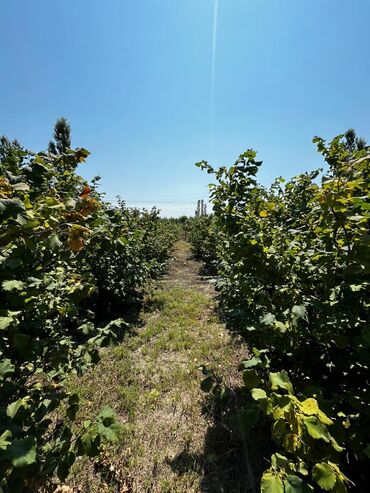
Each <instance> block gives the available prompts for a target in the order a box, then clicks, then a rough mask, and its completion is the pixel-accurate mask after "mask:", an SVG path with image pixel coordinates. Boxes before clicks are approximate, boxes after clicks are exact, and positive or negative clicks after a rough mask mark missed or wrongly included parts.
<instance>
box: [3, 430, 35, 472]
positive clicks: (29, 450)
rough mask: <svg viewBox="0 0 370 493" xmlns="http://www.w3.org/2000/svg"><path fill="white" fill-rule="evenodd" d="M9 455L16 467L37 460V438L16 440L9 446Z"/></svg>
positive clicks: (27, 464)
mask: <svg viewBox="0 0 370 493" xmlns="http://www.w3.org/2000/svg"><path fill="white" fill-rule="evenodd" d="M8 456H9V458H10V460H11V462H12V464H13V466H14V467H16V468H21V467H26V466H29V465H30V464H33V463H34V462H35V461H36V440H35V438H34V437H26V438H21V439H19V440H14V441H13V442H12V443H11V445H10V446H9V448H8Z"/></svg>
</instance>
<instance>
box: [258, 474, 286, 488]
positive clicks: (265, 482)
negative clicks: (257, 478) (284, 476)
mask: <svg viewBox="0 0 370 493" xmlns="http://www.w3.org/2000/svg"><path fill="white" fill-rule="evenodd" d="M261 492H262V493H284V485H283V482H282V480H281V478H280V477H279V476H277V475H275V474H274V473H273V472H271V471H266V472H264V473H263V476H262V481H261Z"/></svg>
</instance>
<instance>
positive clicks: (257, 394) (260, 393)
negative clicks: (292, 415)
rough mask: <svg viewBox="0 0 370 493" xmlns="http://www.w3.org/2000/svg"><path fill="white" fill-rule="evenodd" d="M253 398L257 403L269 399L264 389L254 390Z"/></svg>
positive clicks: (252, 392)
mask: <svg viewBox="0 0 370 493" xmlns="http://www.w3.org/2000/svg"><path fill="white" fill-rule="evenodd" d="M251 394H252V397H253V399H254V400H255V401H260V400H261V399H267V394H266V392H265V391H264V390H263V389H257V388H255V389H252V391H251Z"/></svg>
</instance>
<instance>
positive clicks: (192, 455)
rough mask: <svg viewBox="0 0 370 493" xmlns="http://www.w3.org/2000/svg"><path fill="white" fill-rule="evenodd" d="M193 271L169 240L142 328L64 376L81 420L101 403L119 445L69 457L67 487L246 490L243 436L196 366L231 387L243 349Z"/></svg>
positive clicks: (120, 491) (208, 283)
mask: <svg viewBox="0 0 370 493" xmlns="http://www.w3.org/2000/svg"><path fill="white" fill-rule="evenodd" d="M201 272H202V265H201V264H200V263H199V262H197V261H195V260H194V259H192V258H191V251H190V245H189V244H188V243H186V242H184V241H179V242H177V244H176V245H175V249H174V259H173V261H172V263H171V265H170V268H169V272H168V274H167V276H165V278H164V279H163V280H162V281H160V282H159V283H158V286H157V287H156V288H155V289H154V290H153V292H152V293H151V294H150V295H149V297H148V299H147V301H146V304H145V306H146V309H145V310H144V312H143V315H142V319H143V323H142V324H141V326H140V327H136V328H135V329H134V330H133V331H131V332H130V333H129V334H127V337H126V338H125V339H124V341H123V342H122V344H120V345H119V346H116V347H114V348H107V349H105V350H104V351H103V352H102V359H101V362H100V363H99V364H98V365H97V366H96V368H95V369H94V370H92V371H91V372H89V373H88V374H87V375H85V376H84V377H83V378H82V379H78V380H76V381H75V382H74V383H73V385H74V386H75V388H76V390H77V391H78V392H79V394H80V396H81V398H82V402H83V409H82V415H81V419H82V418H86V417H90V416H93V415H94V414H95V413H97V411H98V410H99V409H100V408H101V407H103V406H106V405H110V406H111V407H113V409H114V410H115V411H116V413H117V416H118V418H119V421H120V423H121V425H122V437H121V439H120V442H119V444H116V445H114V446H113V447H112V446H109V447H107V448H106V449H105V450H104V452H103V454H102V456H101V457H100V458H99V459H96V460H95V461H92V460H90V459H81V460H79V461H78V462H77V463H76V464H75V466H74V468H73V471H72V474H71V476H70V478H69V479H68V481H67V485H68V487H70V488H71V490H72V491H73V492H83V493H95V492H117V493H124V492H127V493H128V492H130V493H141V492H150V493H159V492H160V493H169V492H176V493H198V492H208V493H221V492H230V493H234V492H235V493H237V492H245V491H253V489H254V488H253V484H252V483H253V477H252V475H251V473H250V467H249V462H248V450H247V446H246V443H242V441H241V440H240V435H239V434H235V433H233V431H232V427H230V426H229V424H228V423H226V421H225V422H224V418H223V415H222V412H221V411H220V412H219V411H218V408H217V402H216V400H212V398H211V397H210V395H209V394H205V393H204V392H203V391H202V390H201V389H200V382H201V380H202V374H201V371H200V370H199V366H200V365H207V366H208V367H212V368H213V369H214V371H215V373H216V374H217V375H218V376H220V377H222V378H223V381H224V382H225V384H226V386H227V387H228V388H230V389H233V388H235V389H236V388H238V387H239V386H240V384H241V381H240V372H239V371H238V365H239V362H240V361H241V360H242V359H243V358H245V357H246V356H247V355H248V351H247V348H246V346H245V345H244V344H243V343H242V341H241V340H239V339H238V338H237V337H234V336H233V335H232V334H231V333H230V332H229V331H228V330H227V329H226V328H225V326H224V325H223V324H222V323H221V322H220V320H219V318H218V316H217V313H216V311H215V306H216V303H215V300H214V294H215V293H214V288H213V282H212V279H211V278H207V277H205V276H202V274H201ZM236 405H237V402H236Z"/></svg>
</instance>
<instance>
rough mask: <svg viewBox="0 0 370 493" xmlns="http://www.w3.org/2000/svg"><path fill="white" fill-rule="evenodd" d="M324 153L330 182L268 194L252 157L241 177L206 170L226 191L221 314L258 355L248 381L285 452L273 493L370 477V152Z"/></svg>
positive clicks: (302, 181)
mask: <svg viewBox="0 0 370 493" xmlns="http://www.w3.org/2000/svg"><path fill="white" fill-rule="evenodd" d="M314 142H315V143H316V144H317V146H318V150H319V151H320V153H321V154H322V155H323V156H324V158H325V160H326V162H327V164H328V167H327V169H326V171H325V173H324V174H322V176H321V183H320V182H319V176H320V171H315V172H311V173H305V174H302V175H300V176H298V177H296V178H294V179H292V180H291V181H289V182H287V183H285V182H284V180H283V179H281V178H280V179H278V180H276V182H275V183H274V184H273V185H272V186H271V187H270V189H266V188H264V187H262V186H261V185H259V184H258V183H257V180H256V174H257V172H258V169H259V167H260V165H261V162H259V161H257V160H256V153H255V152H254V151H252V150H250V151H247V152H246V153H245V154H243V155H241V156H240V157H239V159H238V160H237V161H236V163H235V164H234V166H232V167H231V168H230V169H226V168H221V169H219V170H217V171H216V170H214V169H213V168H212V167H211V166H210V165H208V163H206V162H202V163H199V164H198V165H199V166H200V167H202V168H204V169H206V170H207V171H208V172H209V173H214V174H215V175H216V178H217V180H218V183H217V184H216V185H213V186H212V185H211V187H212V188H211V190H212V191H211V197H212V201H213V210H214V214H215V218H216V225H217V227H218V228H219V230H220V233H221V236H220V237H221V238H222V239H223V243H222V245H221V246H220V247H219V249H218V252H219V256H220V259H219V265H220V269H219V273H220V275H221V282H220V285H219V290H220V295H221V306H222V309H223V311H224V313H225V315H226V316H227V317H228V320H229V322H230V324H232V325H233V326H234V327H237V328H238V329H239V330H240V331H242V333H244V334H245V335H246V336H247V338H248V340H249V341H250V342H251V344H253V345H254V346H255V347H257V348H259V350H257V349H255V350H254V351H255V356H254V357H253V358H252V359H251V360H249V361H247V362H245V366H246V368H245V371H244V380H245V384H246V388H247V389H248V392H249V393H250V404H249V405H250V409H249V412H250V410H251V409H252V408H255V409H257V413H256V416H258V415H260V417H262V416H265V417H267V418H268V419H269V420H271V422H272V437H273V438H274V440H275V442H276V444H277V446H278V448H277V451H276V454H274V455H273V457H272V460H271V468H270V469H268V470H267V471H266V472H265V473H264V475H263V477H262V483H261V488H262V491H269V492H275V491H276V492H280V491H281V492H283V491H289V492H293V491H312V490H313V488H316V489H317V488H321V489H322V490H325V491H334V492H342V491H346V484H348V482H349V480H348V479H347V478H346V475H348V476H349V477H351V479H353V481H354V482H355V483H356V484H357V487H359V488H360V489H359V491H362V490H361V488H364V487H365V486H364V485H365V484H366V481H367V479H366V475H367V474H368V473H367V468H366V467H365V462H366V461H367V460H368V458H369V455H370V454H369V449H370V445H369V443H370V414H369V407H370V406H369V404H370V401H369V393H368V389H367V382H368V378H369V363H370V351H369V348H370V337H369V334H370V332H369V325H368V308H369V303H368V300H369V285H370V284H369V274H370V262H369V260H370V255H369V251H370V250H369V208H370V200H369V182H370V180H369V169H370V167H369V165H370V153H369V150H370V149H369V148H368V147H366V146H361V148H360V149H355V148H353V146H352V147H351V146H349V145H348V139H347V140H346V139H345V138H344V136H342V135H340V136H338V137H336V138H335V139H333V140H332V142H331V143H330V144H328V145H327V144H326V143H325V141H324V140H322V139H320V138H315V139H314ZM286 371H287V372H288V373H286ZM344 450H345V451H346V452H345V453H344ZM342 471H345V474H344V473H343V472H342ZM365 489H366V488H365Z"/></svg>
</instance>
